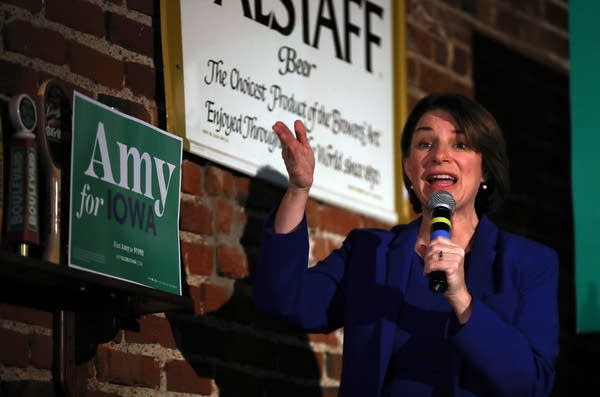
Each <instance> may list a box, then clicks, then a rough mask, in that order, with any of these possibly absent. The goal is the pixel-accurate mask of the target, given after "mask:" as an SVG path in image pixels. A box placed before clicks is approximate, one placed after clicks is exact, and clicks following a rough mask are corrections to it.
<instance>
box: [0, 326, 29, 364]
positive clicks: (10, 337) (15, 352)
mask: <svg viewBox="0 0 600 397" xmlns="http://www.w3.org/2000/svg"><path fill="white" fill-rule="evenodd" d="M0 341H2V343H0V363H2V364H4V365H9V366H16V367H26V366H27V365H28V364H29V354H30V353H29V343H28V341H27V335H23V334H20V333H18V332H15V331H11V330H8V329H4V328H0Z"/></svg>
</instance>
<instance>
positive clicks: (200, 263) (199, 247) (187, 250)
mask: <svg viewBox="0 0 600 397" xmlns="http://www.w3.org/2000/svg"><path fill="white" fill-rule="evenodd" d="M181 257H182V260H183V265H184V266H185V267H186V268H187V270H188V271H189V272H190V273H191V274H193V275H198V276H210V275H211V274H212V273H213V269H214V266H215V247H213V246H211V245H208V244H204V243H188V242H181Z"/></svg>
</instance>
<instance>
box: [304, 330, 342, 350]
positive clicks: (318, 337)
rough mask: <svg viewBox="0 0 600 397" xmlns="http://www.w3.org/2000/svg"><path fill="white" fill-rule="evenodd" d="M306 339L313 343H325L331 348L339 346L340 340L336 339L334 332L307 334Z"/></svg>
mask: <svg viewBox="0 0 600 397" xmlns="http://www.w3.org/2000/svg"><path fill="white" fill-rule="evenodd" d="M308 338H309V339H310V341H311V342H313V343H325V344H327V345H329V346H333V347H339V346H340V339H339V338H338V337H337V332H336V331H333V332H330V333H328V334H308Z"/></svg>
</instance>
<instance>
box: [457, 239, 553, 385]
mask: <svg viewBox="0 0 600 397" xmlns="http://www.w3.org/2000/svg"><path fill="white" fill-rule="evenodd" d="M501 257H502V259H501V261H500V266H501V267H502V273H503V275H502V276H501V277H500V278H503V279H504V280H503V281H500V283H504V284H508V285H510V286H509V287H503V286H500V290H501V291H500V292H499V293H498V294H497V295H496V296H494V297H493V298H492V299H494V302H493V305H496V307H498V305H500V306H501V305H502V304H503V302H505V304H506V305H513V303H512V302H515V303H514V305H515V309H514V310H513V315H512V316H510V317H512V318H507V316H501V315H499V310H495V309H494V307H493V305H492V304H491V302H492V299H490V301H486V300H485V299H481V300H479V299H474V300H473V304H472V305H473V306H472V314H471V317H470V319H469V321H468V322H467V323H466V324H465V325H464V326H463V327H462V328H461V329H460V330H459V331H458V332H457V333H456V334H455V335H454V336H453V337H452V338H453V342H454V344H455V346H456V348H457V349H458V351H459V353H460V355H461V357H462V359H463V360H464V362H465V363H466V365H468V366H469V367H470V368H472V369H473V371H474V374H472V375H474V377H475V378H478V379H479V381H478V383H483V384H484V385H488V386H485V387H486V388H487V389H488V392H491V393H492V394H493V395H494V396H507V397H508V396H511V397H518V396H535V397H542V396H548V395H550V393H551V392H552V388H553V385H554V376H555V371H554V366H555V360H556V358H557V356H558V329H559V324H558V307H557V305H558V302H557V286H558V257H557V255H556V252H555V251H554V250H552V249H550V248H548V247H546V246H544V245H541V244H538V243H536V242H533V241H530V240H527V239H524V238H521V237H517V236H512V235H511V237H508V238H507V241H505V244H504V248H503V251H502V253H501ZM473 265H474V266H476V265H477V264H473ZM502 290H504V291H502ZM508 302H511V303H508Z"/></svg>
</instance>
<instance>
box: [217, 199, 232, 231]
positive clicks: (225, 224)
mask: <svg viewBox="0 0 600 397" xmlns="http://www.w3.org/2000/svg"><path fill="white" fill-rule="evenodd" d="M215 205H216V218H217V231H218V232H221V233H223V234H230V233H231V223H232V222H233V204H232V203H231V201H229V200H225V199H217V201H216V204H215Z"/></svg>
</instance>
